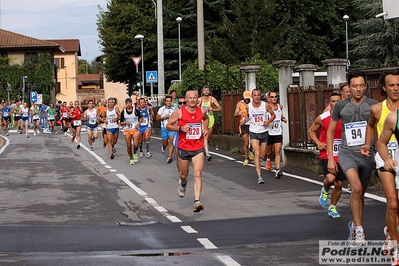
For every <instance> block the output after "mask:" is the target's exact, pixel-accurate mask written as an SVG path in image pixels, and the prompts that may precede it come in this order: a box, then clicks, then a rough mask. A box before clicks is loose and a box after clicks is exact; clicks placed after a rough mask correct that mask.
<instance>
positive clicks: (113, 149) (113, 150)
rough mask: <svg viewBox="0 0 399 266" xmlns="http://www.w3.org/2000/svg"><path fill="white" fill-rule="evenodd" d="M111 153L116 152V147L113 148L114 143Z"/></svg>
mask: <svg viewBox="0 0 399 266" xmlns="http://www.w3.org/2000/svg"><path fill="white" fill-rule="evenodd" d="M112 153H116V149H115V146H114V145H112Z"/></svg>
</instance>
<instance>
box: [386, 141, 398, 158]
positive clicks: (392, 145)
mask: <svg viewBox="0 0 399 266" xmlns="http://www.w3.org/2000/svg"><path fill="white" fill-rule="evenodd" d="M387 147H388V152H389V156H391V158H392V159H393V160H395V153H396V148H397V145H396V141H390V142H388V145H387Z"/></svg>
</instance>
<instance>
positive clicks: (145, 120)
mask: <svg viewBox="0 0 399 266" xmlns="http://www.w3.org/2000/svg"><path fill="white" fill-rule="evenodd" d="M146 125H148V117H143V122H141V124H140V126H146Z"/></svg>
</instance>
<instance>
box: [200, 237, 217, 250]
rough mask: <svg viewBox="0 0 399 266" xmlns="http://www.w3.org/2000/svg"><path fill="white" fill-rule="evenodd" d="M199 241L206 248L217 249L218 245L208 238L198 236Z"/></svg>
mask: <svg viewBox="0 0 399 266" xmlns="http://www.w3.org/2000/svg"><path fill="white" fill-rule="evenodd" d="M197 240H198V242H200V243H201V244H202V245H203V246H204V248H206V249H217V248H218V247H217V246H215V245H214V244H213V243H212V242H211V241H210V240H209V239H208V238H197Z"/></svg>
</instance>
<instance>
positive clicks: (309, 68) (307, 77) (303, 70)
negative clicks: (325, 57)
mask: <svg viewBox="0 0 399 266" xmlns="http://www.w3.org/2000/svg"><path fill="white" fill-rule="evenodd" d="M295 69H296V71H298V72H299V86H304V87H309V86H314V85H315V82H314V72H316V71H317V65H312V64H303V65H298V66H296V67H295Z"/></svg>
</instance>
